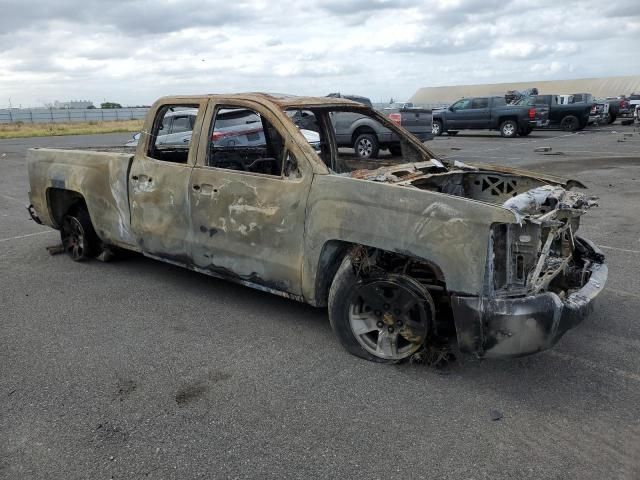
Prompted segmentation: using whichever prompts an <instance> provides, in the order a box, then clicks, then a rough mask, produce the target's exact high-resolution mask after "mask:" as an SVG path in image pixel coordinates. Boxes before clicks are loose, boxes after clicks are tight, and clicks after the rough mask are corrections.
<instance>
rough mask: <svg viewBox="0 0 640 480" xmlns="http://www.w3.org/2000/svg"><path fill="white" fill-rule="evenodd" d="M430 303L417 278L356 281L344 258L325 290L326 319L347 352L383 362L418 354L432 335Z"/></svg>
mask: <svg viewBox="0 0 640 480" xmlns="http://www.w3.org/2000/svg"><path fill="white" fill-rule="evenodd" d="M434 312H435V308H434V304H433V300H432V298H431V295H429V292H428V291H427V290H426V289H425V288H424V287H423V286H422V285H421V284H420V283H419V282H417V281H416V280H415V279H413V278H411V277H409V276H406V275H398V274H379V275H377V276H372V277H369V278H358V277H356V275H355V273H354V270H353V266H352V264H351V261H350V260H349V258H348V257H347V258H346V259H345V260H344V261H343V263H342V265H341V266H340V268H339V269H338V272H337V273H336V276H335V278H334V280H333V283H332V285H331V289H330V292H329V319H330V322H331V327H332V328H333V331H334V332H335V333H336V335H337V336H338V339H339V340H340V342H341V343H342V345H343V346H344V347H345V349H346V350H347V351H349V352H350V353H352V354H353V355H356V356H358V357H361V358H365V359H367V360H371V361H374V362H381V363H395V362H399V361H401V360H403V359H406V358H408V357H410V356H411V355H413V354H414V353H416V352H417V351H418V350H419V349H420V347H421V346H422V345H423V344H424V342H425V341H426V339H427V336H428V335H429V334H430V332H431V330H432V325H433V319H434Z"/></svg>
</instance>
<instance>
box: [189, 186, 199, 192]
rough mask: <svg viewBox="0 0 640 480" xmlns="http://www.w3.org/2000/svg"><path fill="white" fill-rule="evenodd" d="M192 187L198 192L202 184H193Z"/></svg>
mask: <svg viewBox="0 0 640 480" xmlns="http://www.w3.org/2000/svg"><path fill="white" fill-rule="evenodd" d="M191 188H193V189H194V190H195V191H196V192H197V191H198V190H200V185H191Z"/></svg>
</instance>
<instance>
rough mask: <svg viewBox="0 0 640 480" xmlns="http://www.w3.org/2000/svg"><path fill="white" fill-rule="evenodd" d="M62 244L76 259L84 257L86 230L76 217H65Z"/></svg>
mask: <svg viewBox="0 0 640 480" xmlns="http://www.w3.org/2000/svg"><path fill="white" fill-rule="evenodd" d="M62 246H63V247H64V251H65V252H67V253H68V254H69V255H71V258H73V259H74V260H79V259H81V258H84V252H85V250H86V245H85V235H84V230H83V228H82V225H81V224H80V222H79V221H78V219H77V218H75V217H65V219H64V220H63V222H62Z"/></svg>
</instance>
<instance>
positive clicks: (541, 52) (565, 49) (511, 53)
mask: <svg viewBox="0 0 640 480" xmlns="http://www.w3.org/2000/svg"><path fill="white" fill-rule="evenodd" d="M579 50H580V47H579V46H578V45H577V44H576V43H564V42H561V43H558V44H556V45H548V44H541V43H535V42H510V43H504V44H502V45H500V46H497V47H493V48H492V49H491V50H490V51H489V54H490V55H491V56H492V57H494V58H500V59H507V60H530V59H534V58H541V57H546V56H548V55H551V54H560V55H572V54H574V53H576V52H578V51H579Z"/></svg>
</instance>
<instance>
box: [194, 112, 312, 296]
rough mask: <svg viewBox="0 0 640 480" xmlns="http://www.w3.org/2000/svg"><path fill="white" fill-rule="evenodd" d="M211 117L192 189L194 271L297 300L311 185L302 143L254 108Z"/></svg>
mask: <svg viewBox="0 0 640 480" xmlns="http://www.w3.org/2000/svg"><path fill="white" fill-rule="evenodd" d="M209 112H210V114H209V115H208V118H209V119H210V120H208V122H209V125H210V128H209V130H208V132H209V133H208V135H207V141H206V145H205V137H204V134H203V138H202V140H201V142H202V143H201V145H200V148H199V154H198V162H197V164H196V166H195V167H194V169H193V173H192V176H191V182H190V185H189V196H190V206H191V223H192V235H193V244H192V258H193V262H194V265H195V266H196V267H197V268H198V269H200V270H203V271H207V272H209V273H211V274H214V275H216V276H221V277H225V278H231V279H234V280H236V281H240V282H248V283H251V284H258V285H262V286H265V287H267V288H269V289H272V290H276V291H280V292H287V293H289V294H294V295H299V294H300V292H301V285H300V283H301V268H302V267H301V266H302V253H303V234H304V219H305V217H304V215H305V207H306V200H307V195H308V192H309V188H310V185H311V181H312V171H311V168H310V166H308V164H307V161H306V157H305V156H304V153H302V151H301V150H300V149H299V146H298V145H297V143H296V142H299V141H301V140H300V138H297V139H296V138H295V137H294V136H293V135H291V134H290V133H288V132H287V130H286V129H285V128H284V125H283V124H282V122H281V120H280V119H279V118H278V116H277V115H274V114H273V113H272V112H270V111H269V110H267V109H265V108H264V107H261V106H259V105H257V104H254V103H253V102H248V101H234V102H229V103H225V104H224V105H211V106H210V107H209ZM205 131H206V130H205ZM296 133H297V132H296ZM298 136H299V137H301V138H302V141H305V140H304V137H302V136H301V135H299V134H298Z"/></svg>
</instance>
